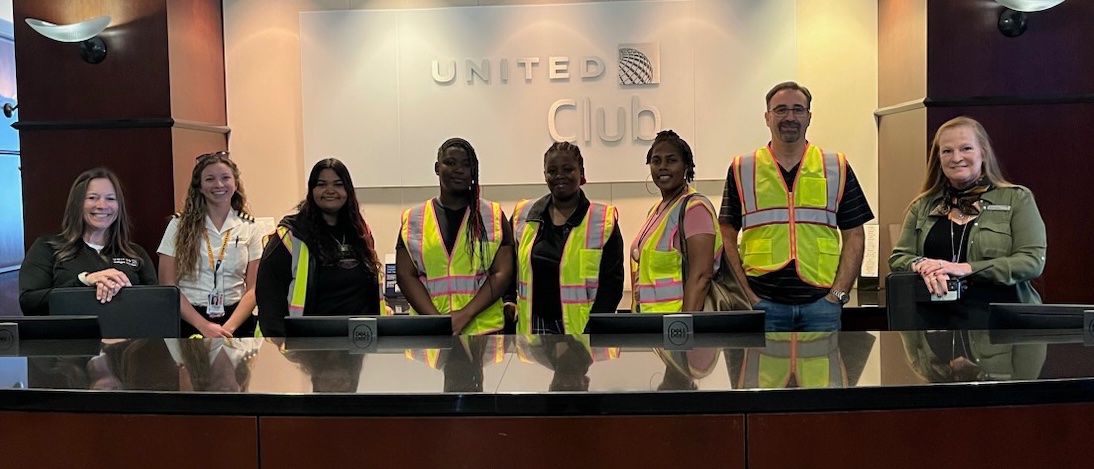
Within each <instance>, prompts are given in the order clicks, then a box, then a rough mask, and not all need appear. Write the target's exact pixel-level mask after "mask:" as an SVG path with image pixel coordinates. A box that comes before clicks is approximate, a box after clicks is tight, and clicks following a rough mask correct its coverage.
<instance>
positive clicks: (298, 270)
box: [277, 226, 388, 317]
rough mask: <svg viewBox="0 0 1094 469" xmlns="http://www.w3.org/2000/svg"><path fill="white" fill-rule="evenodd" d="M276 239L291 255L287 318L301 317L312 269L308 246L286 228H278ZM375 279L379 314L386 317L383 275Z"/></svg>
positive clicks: (381, 273)
mask: <svg viewBox="0 0 1094 469" xmlns="http://www.w3.org/2000/svg"><path fill="white" fill-rule="evenodd" d="M277 237H278V238H279V239H281V243H282V244H283V245H284V246H285V249H288V250H289V254H290V255H292V264H290V266H291V267H290V273H291V275H292V280H290V281H289V293H288V300H289V316H292V317H297V316H303V315H304V302H305V301H306V300H307V299H308V298H307V297H308V275H309V272H310V270H311V268H312V267H314V266H313V265H312V263H313V261H312V258H311V254H310V251H309V250H308V245H307V244H305V243H304V241H302V240H301V239H300V238H297V237H296V236H295V235H293V233H292V231H290V230H289V229H288V228H286V227H284V226H278V227H277ZM376 279H377V281H378V282H379V284H378V285H377V288H379V290H380V314H381V315H387V314H388V312H387V302H386V301H384V273H383V272H382V271H377V272H376Z"/></svg>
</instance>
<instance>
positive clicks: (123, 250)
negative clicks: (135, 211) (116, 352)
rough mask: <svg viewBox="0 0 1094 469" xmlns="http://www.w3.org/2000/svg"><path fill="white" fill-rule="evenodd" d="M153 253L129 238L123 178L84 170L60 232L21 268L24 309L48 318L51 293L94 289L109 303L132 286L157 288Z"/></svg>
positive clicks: (43, 240)
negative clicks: (70, 288)
mask: <svg viewBox="0 0 1094 469" xmlns="http://www.w3.org/2000/svg"><path fill="white" fill-rule="evenodd" d="M155 284H156V269H155V267H153V266H152V261H151V260H150V259H149V258H148V253H147V252H145V251H144V249H143V248H141V247H140V246H139V245H137V243H134V242H133V241H132V239H131V238H130V235H129V218H128V217H127V215H126V211H125V197H123V196H122V187H121V184H120V183H119V182H118V177H117V176H115V175H114V173H113V172H111V171H110V170H109V169H106V168H95V169H91V170H88V171H84V172H83V173H82V174H80V176H79V177H77V178H76V181H75V182H73V183H72V188H71V189H70V190H69V192H68V202H67V203H66V204H65V217H64V220H62V222H61V232H60V233H59V234H56V235H46V236H42V237H39V238H38V239H36V240H35V241H34V244H32V245H31V246H30V250H28V251H27V255H26V257H24V258H23V265H22V267H21V268H20V269H19V306H20V308H22V310H23V314H25V315H28V316H34V315H47V314H49V292H50V291H52V290H53V289H54V288H59V287H83V286H88V287H95V298H96V299H98V300H99V301H100V302H103V303H106V302H108V301H110V300H111V299H113V298H114V295H117V294H118V292H119V291H120V290H121V289H122V288H124V287H128V286H131V285H155Z"/></svg>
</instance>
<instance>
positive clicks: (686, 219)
mask: <svg viewBox="0 0 1094 469" xmlns="http://www.w3.org/2000/svg"><path fill="white" fill-rule="evenodd" d="M811 103H812V95H811V94H810V92H809V90H808V89H807V88H805V87H803V86H801V85H798V84H797V83H794V82H786V83H780V84H778V85H776V86H775V87H774V88H772V89H771V91H770V92H769V93H768V94H767V96H766V104H767V106H766V111H765V112H764V118H765V120H766V123H767V127H768V128H769V129H770V133H771V139H770V142H769V143H768V144H767V145H765V146H763V147H761V148H759V149H758V150H756V151H755V152H753V153H750V154H746V155H741V156H737V157H735V158H733V159H732V163H731V164H730V165H729V170H728V174H727V177H726V184H725V190H724V193H723V197H722V203H721V208H720V210H718V211H716V210H715V208H714V205H713V204H712V203H711V201H710V200H709V199H708V198H707V197H706V196H704V195H702V194H700V193H698V192H697V191H696V190H695V189H694V188H693V187H692V185H691V183H692V181H693V179H694V177H695V167H696V162H695V156H694V154H693V153H692V149H691V147H690V145H688V143H687V142H686V141H685V140H684V139H683V138H681V137H680V136H679V135H677V134H676V133H675V132H673V131H671V130H665V131H661V132H659V133H658V134H657V136H656V138H655V140H654V141H653V144H652V145H651V147H650V148H649V150H648V151H647V153H646V164H647V165H648V167H649V170H650V177H651V179H652V181H653V183H654V184H655V185H656V186H657V188H658V189H659V190H660V195H661V200H660V201H658V203H657V204H656V205H654V206H653V207H651V209H650V210H649V213H648V215H647V218H646V221H645V223H644V224H643V225H642V229H641V233H640V234H639V235H638V236H636V237H635V238H634V241H633V242H632V243H631V245H630V246H628V247H627V249H626V250H625V247H624V242H623V237H622V235H621V233H620V230H619V220H618V213H617V210H616V208H615V207H613V206H611V205H608V204H604V203H601V202H597V201H591V200H589V198H588V197H587V196H586V195H585V193H584V191H583V190H582V185H583V184H585V182H586V177H585V167H584V159H583V156H582V154H581V150H580V149H579V148H578V146H576V145H574V144H572V143H567V142H559V143H555V144H552V145H551V146H550V147H549V148H548V149H547V151H546V153H545V154H544V157H543V175H544V181H545V183H546V184H547V186H548V194H547V195H545V196H543V197H541V198H539V199H538V200H525V201H522V202H520V203H518V204H517V206H516V207H515V208H514V209H513V211H512V212H511V213H510V214H509V215H507V214H506V212H505V211H504V210H503V208H502V206H501V205H500V204H498V203H496V202H491V201H489V200H485V199H483V198H482V196H481V195H482V194H481V180H480V173H479V158H478V155H477V154H476V152H475V149H474V147H473V146H472V145H471V144H470V143H469V142H468V141H466V140H464V139H460V138H452V139H449V140H447V141H445V142H444V143H443V144H441V146H440V147H439V148H438V151H437V162H436V163H435V165H434V171H435V173H436V174H437V177H438V181H439V194H438V196H437V197H434V198H432V199H430V200H427V201H425V202H424V203H422V204H420V205H417V206H415V207H412V208H410V209H409V210H406V211H405V212H404V213H403V216H402V222H401V226H400V228H399V236H398V242H397V245H396V249H395V252H396V280H397V282H398V284H399V287H400V289H401V291H402V293H403V295H404V296H405V297H406V299H407V301H408V303H409V304H410V306H411V308H412V309H413V312H415V313H416V314H446V315H450V316H451V317H452V329H453V333H454V334H467V335H482V334H489V333H494V332H501V331H503V330H505V329H506V325H507V324H510V325H511V326H512V325H514V324H515V326H513V327H515V330H516V331H517V332H519V333H525V334H527V333H531V334H557V333H571V334H574V333H582V332H583V331H584V328H585V324H586V322H587V321H588V318H589V314H590V313H608V312H615V311H616V308H617V307H618V305H619V302H620V301H621V299H622V297H623V291H624V278H625V276H624V270H623V269H624V268H627V267H629V269H630V272H631V291H632V292H633V294H634V298H633V302H632V305H633V310H634V311H635V312H638V313H672V312H684V311H686V312H694V311H702V310H703V309H704V305H705V304H707V301H706V300H707V296H708V295H709V294H711V292H710V290H711V282H712V279H715V278H721V279H729V280H730V281H734V280H735V281H736V282H738V283H739V288H740V290H741V291H743V293H744V296H745V298H744V299H745V300H746V301H747V302H748V303H750V304H751V305H752V307H753V309H759V310H764V311H765V312H766V316H767V329H768V330H771V331H791V330H808V331H828V330H839V329H840V325H841V323H840V314H841V312H842V305H844V304H846V303H847V302H848V300H849V295H850V290H851V288H852V286H853V284H854V281H855V279H856V278H857V277H858V273H859V271H860V267H861V263H862V256H863V251H864V238H865V236H864V230H863V224H865V223H866V222H868V221H870V220H871V219H872V218H873V213H872V212H871V210H870V207H869V204H868V203H867V201H866V198H865V196H864V195H863V193H862V189H861V187H860V186H859V183H858V180H857V178H856V177H855V174H854V171H852V169H851V167H850V165H849V164H848V162H847V159H846V157H845V156H844V155H843V154H842V153H837V152H826V151H824V150H822V149H821V148H820V147H819V146H818V145H816V144H814V143H813V142H810V141H809V140H807V138H806V131H807V130H808V127H809V124H810V121H811V119H812V112H811V110H810V106H811ZM927 164H928V176H927V180H926V181H925V183H924V187H923V190H922V193H921V194H919V196H917V197H916V198H915V200H914V201H913V202H912V204H911V206H910V207H909V209H908V212H907V217H906V220H905V223H904V229H903V231H902V233H901V236H900V239H899V241H898V242H897V245H896V247H895V249H894V252H893V255H892V257H891V258H890V265H891V267H892V268H893V270H896V271H899V270H910V271H915V272H917V273H919V274H920V275H921V276H922V278H923V281H924V283H925V284H926V285H927V288H928V289H929V290H930V292H931V293H933V294H938V295H941V294H944V293H946V291H947V288H950V286H951V285H952V284H951V283H950V282H947V280H949V279H951V278H961V279H964V280H966V281H967V284H974V285H975V286H976V287H975V288H972V287H967V288H969V291H970V295H971V297H972V299H971V300H970V301H976V300H977V299H980V300H991V301H998V300H999V299H1000V298H1005V299H1009V300H1012V301H1013V302H1039V301H1040V299H1039V297H1038V296H1037V292H1036V291H1035V290H1033V288H1032V287H1031V285H1030V281H1031V280H1032V279H1034V278H1036V277H1038V276H1039V275H1040V273H1041V271H1042V269H1043V267H1044V262H1045V257H1044V255H1045V245H1046V241H1045V228H1044V223H1043V222H1042V221H1041V217H1040V215H1039V213H1038V211H1037V207H1036V205H1035V203H1034V201H1033V196H1032V194H1031V193H1030V191H1029V190H1028V189H1026V188H1024V187H1022V186H1017V185H1014V184H1011V183H1009V182H1007V181H1006V180H1005V179H1003V177H1002V172H1001V170H1000V168H999V163H998V161H997V159H996V156H995V153H994V152H993V150H992V147H991V143H990V141H989V140H988V136H987V133H986V132H985V131H984V129H983V127H982V126H981V125H980V124H979V123H977V122H976V121H974V120H972V119H969V118H965V117H961V118H957V119H953V120H951V121H949V122H947V123H945V124H944V125H943V126H941V127H940V128H939V129H938V132H937V133H936V135H935V138H934V143H933V144H932V146H931V151H930V154H929V155H928V161H927ZM353 188H354V185H353V181H352V179H351V176H350V173H349V171H348V169H347V168H346V166H345V165H344V164H343V163H342V162H341V161H339V160H337V159H333V158H328V159H325V160H322V161H319V162H318V163H316V164H315V166H314V167H313V168H312V170H311V173H310V175H309V177H308V183H307V195H306V197H305V198H304V200H302V201H301V202H300V203H299V204H298V205H297V207H296V208H297V210H296V213H295V214H293V215H289V216H287V217H285V218H284V219H282V220H281V221H280V223H278V225H277V229H276V231H275V232H273V233H262V232H260V230H259V228H258V226H257V224H256V223H255V220H254V218H253V217H252V216H251V215H250V214H248V212H247V199H246V195H245V192H244V190H243V184H242V181H241V179H240V171H239V168H238V166H237V165H236V164H235V163H234V162H233V161H232V160H231V158H230V156H229V155H228V153H227V152H217V153H210V154H205V155H201V156H199V157H198V158H197V164H196V165H195V167H194V170H193V173H192V178H191V182H190V186H189V190H188V193H187V197H186V203H185V207H184V208H183V210H182V211H181V212H179V213H177V214H175V215H174V217H172V218H171V220H170V221H169V223H168V226H167V229H166V231H165V232H164V235H163V239H162V241H161V243H160V246H159V248H158V254H159V256H160V258H159V270H158V275H157V272H156V270H155V269H154V268H153V264H152V261H151V259H150V258H149V256H148V255H147V254H146V253H145V251H144V250H143V249H141V247H140V246H138V245H137V244H135V243H134V242H132V240H131V239H130V235H129V227H128V220H127V218H126V212H125V203H124V198H123V196H122V190H121V185H120V184H119V182H118V179H117V177H116V176H115V175H114V174H113V173H111V172H110V171H109V170H106V169H103V168H98V169H93V170H90V171H87V172H85V173H83V174H81V175H80V176H79V177H78V178H77V180H76V182H75V183H74V184H73V186H72V188H71V190H70V193H69V197H68V204H67V206H66V211H65V217H64V220H63V222H62V229H61V233H60V234H57V235H49V236H43V237H41V238H39V239H37V240H36V241H35V242H34V244H33V245H32V247H31V248H30V250H29V251H28V252H27V255H26V259H25V261H24V264H23V267H22V270H21V272H20V277H19V280H20V304H21V306H22V308H23V311H24V313H25V314H48V312H49V306H48V294H49V292H50V290H51V289H53V288H57V287H71V286H88V287H94V288H95V292H96V298H97V299H98V300H99V301H102V302H108V301H110V300H111V298H112V297H113V296H114V295H117V294H118V292H119V291H120V290H121V289H122V288H124V287H126V286H130V285H147V284H156V283H159V284H165V285H177V286H178V287H179V289H180V290H181V292H182V295H181V299H180V302H181V305H180V307H181V316H182V319H183V321H184V327H185V328H186V331H185V332H186V333H187V334H200V335H202V336H204V337H233V336H248V335H253V334H254V333H255V330H256V328H257V329H259V330H260V331H261V334H262V335H265V336H270V337H276V336H283V335H284V332H285V329H284V327H285V326H284V318H285V317H287V316H301V315H378V314H385V313H386V312H387V311H388V308H387V307H386V306H385V302H384V297H383V294H382V285H383V281H382V274H381V263H380V260H379V256H378V255H377V251H376V247H375V243H374V241H373V236H372V229H371V228H370V226H369V224H368V223H367V222H366V221H365V218H364V216H363V215H362V213H361V209H360V205H359V202H358V200H357V195H356V193H355V191H354V190H353ZM510 215H511V218H510ZM264 241H265V244H263V243H264ZM628 261H629V262H628ZM624 264H627V267H625V266H624ZM719 273H728V275H719ZM972 292H982V293H972ZM977 295H981V296H979V297H978V296H977ZM968 297H969V295H966V298H968ZM256 307H257V315H255V314H254V313H255V309H256Z"/></svg>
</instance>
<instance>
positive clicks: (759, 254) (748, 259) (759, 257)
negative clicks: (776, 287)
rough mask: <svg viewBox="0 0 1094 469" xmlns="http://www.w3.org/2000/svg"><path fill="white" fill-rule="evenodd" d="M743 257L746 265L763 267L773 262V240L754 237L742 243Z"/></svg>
mask: <svg viewBox="0 0 1094 469" xmlns="http://www.w3.org/2000/svg"><path fill="white" fill-rule="evenodd" d="M741 246H742V248H743V249H742V250H741V259H742V260H743V261H744V264H745V265H750V266H754V267H761V266H766V265H770V264H771V240H770V239H754V240H751V241H746V242H745V243H743V244H742V245H741Z"/></svg>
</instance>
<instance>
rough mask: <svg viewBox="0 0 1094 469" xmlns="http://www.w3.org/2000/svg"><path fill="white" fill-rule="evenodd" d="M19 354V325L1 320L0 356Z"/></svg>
mask: <svg viewBox="0 0 1094 469" xmlns="http://www.w3.org/2000/svg"><path fill="white" fill-rule="evenodd" d="M14 355H19V325H18V324H16V323H14V322H0V357H4V356H14Z"/></svg>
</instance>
